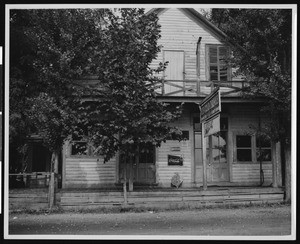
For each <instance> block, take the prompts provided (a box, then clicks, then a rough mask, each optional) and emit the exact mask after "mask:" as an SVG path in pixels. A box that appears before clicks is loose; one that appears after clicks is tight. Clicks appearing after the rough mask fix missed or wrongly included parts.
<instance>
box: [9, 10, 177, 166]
mask: <svg viewBox="0 0 300 244" xmlns="http://www.w3.org/2000/svg"><path fill="white" fill-rule="evenodd" d="M159 32H160V31H159V25H158V23H157V17H156V16H155V15H154V14H151V15H146V14H144V11H143V10H141V9H121V10H119V11H118V12H117V13H114V12H112V11H110V10H108V9H105V10H104V9H96V10H93V9H72V10H69V9H60V10H55V9H41V10H38V9H33V10H11V18H10V48H11V52H10V55H11V59H10V143H11V145H12V147H16V148H17V147H20V146H22V145H24V144H25V141H26V139H27V138H28V135H30V134H32V133H37V134H39V135H40V136H41V137H42V138H43V141H44V144H45V145H46V146H47V147H48V148H49V149H50V150H52V151H57V150H59V149H60V148H61V146H62V144H63V142H64V140H65V139H67V138H68V136H73V137H74V136H82V137H84V136H86V135H89V140H90V142H91V143H93V144H94V145H95V147H96V151H95V153H99V154H101V155H104V159H105V161H107V160H109V159H110V158H111V157H113V156H114V155H115V153H116V152H117V151H118V150H121V151H123V152H131V153H134V152H135V150H136V147H137V145H139V144H140V143H150V144H152V145H155V146H159V145H160V143H161V142H162V141H164V140H166V138H167V137H168V136H170V135H172V134H173V135H174V134H176V135H178V134H180V131H179V130H178V129H177V128H173V127H171V126H170V125H169V123H170V122H171V121H173V120H174V119H176V118H177V117H178V116H179V114H180V109H178V108H177V109H176V108H173V109H169V108H168V107H169V106H167V104H162V103H159V102H158V101H157V98H156V95H155V92H154V88H153V82H154V81H155V80H157V78H154V77H153V76H152V74H153V73H155V72H158V71H160V70H162V69H163V67H164V65H163V64H161V66H160V67H158V68H157V69H150V68H149V64H150V63H151V61H152V60H153V59H154V58H155V57H156V54H157V52H158V51H159V50H160V47H158V46H157V39H158V38H159V37H160V34H159ZM95 74H96V75H97V77H98V80H99V82H98V83H97V84H95V85H94V86H92V87H89V86H87V85H88V84H87V83H86V82H78V80H82V77H85V76H89V75H95ZM79 78H80V79H79ZM87 98H88V100H89V99H90V100H93V101H92V102H84V101H86V99H87Z"/></svg>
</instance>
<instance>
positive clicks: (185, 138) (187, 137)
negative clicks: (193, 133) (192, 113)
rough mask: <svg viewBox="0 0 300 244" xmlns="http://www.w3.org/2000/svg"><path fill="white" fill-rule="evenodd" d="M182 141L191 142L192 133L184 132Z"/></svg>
mask: <svg viewBox="0 0 300 244" xmlns="http://www.w3.org/2000/svg"><path fill="white" fill-rule="evenodd" d="M182 139H183V140H189V139H190V132H189V131H188V130H184V131H182Z"/></svg>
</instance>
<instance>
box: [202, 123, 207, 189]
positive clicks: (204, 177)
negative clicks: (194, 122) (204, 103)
mask: <svg viewBox="0 0 300 244" xmlns="http://www.w3.org/2000/svg"><path fill="white" fill-rule="evenodd" d="M201 127H202V132H201V139H202V162H203V190H205V191H206V190H207V167H206V140H205V137H204V123H201Z"/></svg>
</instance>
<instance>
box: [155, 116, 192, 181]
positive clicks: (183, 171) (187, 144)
mask: <svg viewBox="0 0 300 244" xmlns="http://www.w3.org/2000/svg"><path fill="white" fill-rule="evenodd" d="M174 125H175V126H177V127H179V128H181V129H182V130H187V131H189V140H186V141H181V142H179V141H177V140H167V141H166V143H163V144H162V145H161V147H159V148H158V149H157V156H156V182H157V183H158V184H159V185H160V186H163V187H170V184H171V178H172V177H173V175H174V174H175V173H176V172H177V173H179V175H180V177H181V178H182V179H183V184H182V187H190V186H191V182H192V166H191V165H192V137H193V131H192V126H191V122H190V114H189V112H188V111H187V110H184V112H183V114H182V116H181V118H180V119H179V120H178V121H177V122H176V123H174ZM175 147H179V148H180V151H172V150H171V148H175ZM168 154H171V155H181V156H182V157H183V165H182V166H174V165H168Z"/></svg>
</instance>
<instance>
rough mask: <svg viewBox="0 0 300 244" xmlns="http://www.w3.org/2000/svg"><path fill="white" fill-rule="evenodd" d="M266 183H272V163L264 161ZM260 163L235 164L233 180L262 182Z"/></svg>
mask: <svg viewBox="0 0 300 244" xmlns="http://www.w3.org/2000/svg"><path fill="white" fill-rule="evenodd" d="M262 168H263V172H264V183H265V184H271V183H272V164H271V163H263V167H262ZM259 171H260V165H259V164H254V163H253V164H233V166H232V172H233V175H232V182H253V183H254V182H257V183H259V182H260V172H259Z"/></svg>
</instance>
